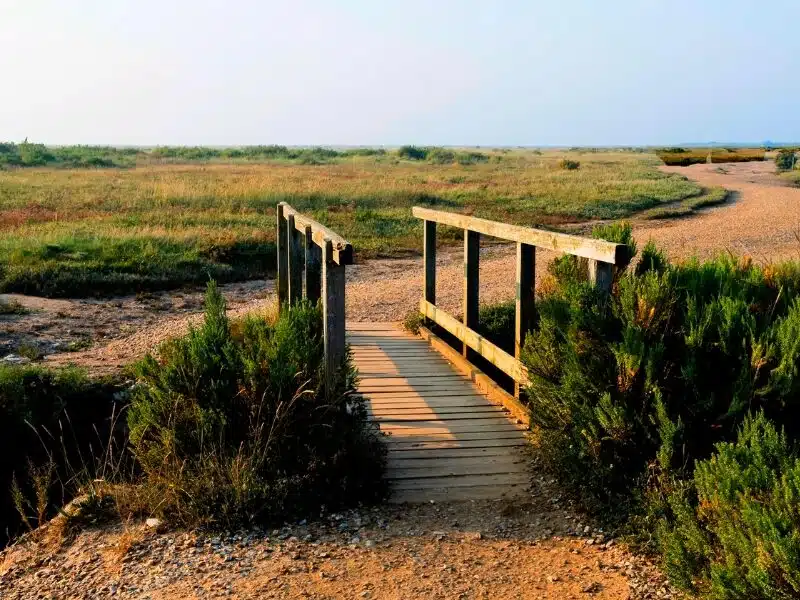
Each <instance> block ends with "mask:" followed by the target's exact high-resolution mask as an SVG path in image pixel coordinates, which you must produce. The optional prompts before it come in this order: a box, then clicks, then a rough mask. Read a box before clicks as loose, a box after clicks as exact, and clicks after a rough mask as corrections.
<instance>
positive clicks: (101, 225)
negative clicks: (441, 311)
mask: <svg viewBox="0 0 800 600" xmlns="http://www.w3.org/2000/svg"><path fill="white" fill-rule="evenodd" d="M489 154H490V157H491V158H490V160H489V162H485V163H479V164H470V165H460V164H444V165H441V164H431V163H429V162H419V161H407V160H398V159H397V158H396V157H395V156H392V155H385V156H378V157H354V158H348V159H341V160H338V162H334V163H330V164H323V165H299V164H292V163H288V162H285V161H284V162H281V161H273V162H262V163H229V164H222V163H190V164H177V165H176V164H169V165H159V164H144V165H140V166H138V167H135V168H131V169H80V170H69V169H31V168H28V169H12V170H5V171H0V229H2V231H3V237H2V240H0V291H12V290H13V291H23V292H28V293H45V294H49V295H86V294H92V293H116V292H120V291H130V290H135V289H141V288H150V289H153V288H159V287H161V288H163V287H170V286H176V285H180V284H182V283H186V282H195V281H203V280H205V279H207V278H208V277H215V278H218V279H222V280H225V279H240V278H245V277H253V276H259V275H260V276H263V275H265V274H267V273H268V272H270V271H271V270H272V269H273V265H274V207H275V205H276V204H277V203H278V202H280V201H287V202H289V203H291V204H292V205H293V206H295V208H297V209H298V210H301V211H303V212H307V213H310V214H312V215H314V217H315V218H317V219H318V220H320V221H321V222H323V223H324V224H326V225H329V226H330V227H332V228H333V229H335V230H336V231H337V232H339V233H341V234H342V235H343V236H345V237H347V238H348V239H349V240H350V241H351V242H353V244H354V246H355V248H356V256H357V257H358V258H362V259H363V258H367V257H370V256H381V255H397V254H401V253H407V252H410V251H411V252H413V251H418V250H419V249H420V247H421V233H420V232H421V225H420V223H419V222H418V221H417V220H416V219H414V218H412V217H411V211H410V208H411V206H413V205H417V204H421V205H427V206H433V207H438V208H441V209H443V210H452V211H461V212H467V213H470V214H474V215H477V216H483V217H486V218H491V219H498V220H503V221H509V222H514V223H519V224H524V225H530V226H558V225H561V224H564V223H569V222H575V221H583V220H587V219H613V218H620V217H625V216H628V215H630V214H633V213H635V212H638V211H642V210H646V209H650V208H652V207H655V206H659V205H661V204H664V203H672V202H679V201H681V200H683V199H685V198H689V197H692V196H696V195H698V194H699V193H700V189H699V188H698V187H697V186H696V185H695V184H693V183H691V182H689V181H687V180H686V179H685V178H683V177H681V176H678V175H674V174H666V173H662V172H660V171H658V169H657V165H658V164H660V161H658V159H657V158H656V157H655V156H654V155H648V154H639V153H622V152H606V153H603V152H598V153H581V154H580V155H578V154H575V153H566V152H546V153H544V154H538V153H534V152H530V151H522V150H520V151H503V152H499V151H498V152H490V153H489ZM565 157H573V158H575V159H576V160H579V161H580V168H578V169H575V170H564V169H561V168H560V167H559V161H561V160H562V159H563V158H565Z"/></svg>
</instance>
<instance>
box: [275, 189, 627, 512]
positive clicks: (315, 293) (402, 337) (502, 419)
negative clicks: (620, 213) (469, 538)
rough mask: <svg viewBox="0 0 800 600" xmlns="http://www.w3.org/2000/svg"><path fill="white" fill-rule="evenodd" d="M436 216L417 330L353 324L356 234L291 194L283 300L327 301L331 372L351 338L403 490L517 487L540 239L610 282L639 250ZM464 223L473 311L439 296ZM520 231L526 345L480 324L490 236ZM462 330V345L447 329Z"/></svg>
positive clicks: (442, 492)
mask: <svg viewBox="0 0 800 600" xmlns="http://www.w3.org/2000/svg"><path fill="white" fill-rule="evenodd" d="M413 213H414V215H415V216H416V217H418V218H420V219H422V220H423V221H424V252H425V259H424V268H425V280H424V286H423V288H424V289H423V290H422V299H421V301H420V313H421V314H422V315H423V316H424V317H425V326H423V327H422V328H421V330H420V335H413V334H411V333H408V332H406V331H404V330H402V329H401V328H400V326H399V325H398V324H395V323H352V324H349V325H346V319H345V310H344V299H345V277H344V269H345V266H346V265H348V264H352V261H353V248H352V245H351V244H350V243H349V242H347V241H346V240H344V239H343V238H342V237H341V236H339V235H337V234H336V233H334V232H333V231H330V230H329V229H327V228H326V227H324V226H323V225H320V224H319V223H317V222H316V221H314V220H312V219H309V218H308V217H305V216H303V215H301V214H299V213H298V212H297V211H295V210H294V209H293V208H292V207H290V206H289V205H287V204H285V203H281V204H279V205H278V210H277V221H278V223H277V230H278V237H277V239H278V300H279V302H280V303H282V304H283V303H286V302H289V303H292V302H296V301H298V300H299V299H301V298H303V297H306V298H308V299H310V300H312V301H318V300H320V301H321V302H322V310H323V319H324V338H325V339H324V344H325V364H326V368H327V369H328V371H329V372H330V370H331V369H335V367H336V365H338V364H340V363H341V361H342V360H343V359H344V357H345V356H346V353H347V346H348V345H349V347H350V349H351V351H352V356H353V359H354V361H355V364H356V367H357V368H358V370H359V375H360V382H359V387H358V391H359V393H361V394H362V395H363V396H364V397H365V398H366V399H367V400H368V403H369V415H370V418H371V419H373V420H374V421H375V422H377V423H378V425H379V426H380V429H381V431H383V432H384V433H386V434H387V438H386V441H387V444H388V445H389V467H388V473H387V476H388V478H389V479H390V482H391V485H392V491H393V494H392V500H393V501H395V502H428V501H431V500H434V501H440V500H473V499H483V498H501V497H506V496H513V495H516V494H518V493H520V492H522V491H524V490H525V489H526V487H527V484H528V482H529V479H530V475H529V473H528V469H527V464H526V455H525V448H526V446H527V444H528V441H527V439H526V431H527V429H528V413H527V410H526V408H525V407H524V405H523V404H522V403H521V402H520V399H519V396H520V389H521V388H522V387H524V386H525V384H526V382H527V373H526V371H525V367H524V366H523V365H522V363H521V362H520V360H519V353H520V349H521V348H522V346H523V344H524V341H525V334H526V333H527V332H528V331H530V329H531V327H532V326H533V319H534V290H535V282H534V270H535V268H534V267H535V260H536V248H537V247H539V248H546V249H549V250H555V251H558V252H563V253H568V254H573V255H576V256H579V257H583V258H585V259H587V268H588V273H589V278H590V280H591V281H593V282H594V283H595V285H597V286H599V287H601V288H603V289H610V287H611V282H612V278H613V271H614V267H615V266H618V265H621V264H624V263H626V262H627V260H628V257H627V254H626V251H627V248H626V247H625V246H624V245H620V244H614V243H611V242H605V241H602V240H594V239H587V238H583V237H578V236H572V235H565V234H560V233H554V232H549V231H542V230H537V229H532V228H528V227H519V226H515V225H508V224H505V223H498V222H495V221H487V220H484V219H477V218H474V217H469V216H466V215H461V214H455V213H448V212H442V211H435V210H430V209H426V208H414V209H413ZM437 223H441V224H443V225H447V226H451V227H458V228H461V229H463V230H464V309H463V315H464V316H463V319H462V320H460V321H459V320H458V319H456V318H455V317H454V316H452V315H450V314H448V313H446V312H445V311H443V310H441V309H439V308H437V307H436V225H437ZM481 235H489V236H492V237H496V238H500V239H504V240H508V241H512V242H516V244H517V269H516V290H517V294H516V302H517V310H516V335H515V353H514V355H513V356H512V355H511V354H509V353H507V352H505V351H504V350H502V349H501V348H499V347H498V346H497V345H495V344H494V343H492V342H491V341H490V340H487V339H486V338H484V337H482V336H481V335H480V334H479V333H478V332H477V331H476V328H477V325H478V307H479V289H480V285H479V275H478V274H479V261H480V236H481ZM437 331H438V332H442V334H443V335H445V334H446V335H447V336H449V337H450V338H451V339H454V340H457V342H458V344H459V346H460V347H459V348H455V347H453V346H452V345H449V344H448V343H446V342H445V341H444V340H443V339H442V338H441V337H440V336H439V335H437V334H436V332H437ZM476 356H480V357H481V360H484V361H486V362H487V363H489V364H492V365H494V366H495V367H496V368H498V369H499V370H500V371H502V372H504V373H505V374H507V375H509V376H510V377H511V379H512V380H513V381H514V382H515V386H514V393H513V394H512V393H510V390H508V391H507V390H505V389H503V388H502V387H501V386H500V385H498V384H497V383H496V382H494V381H493V380H492V379H491V378H490V377H489V376H487V375H486V374H485V373H483V372H482V371H481V370H480V369H479V368H478V367H476V366H475V365H474V364H473V362H474V361H475V358H474V357H476Z"/></svg>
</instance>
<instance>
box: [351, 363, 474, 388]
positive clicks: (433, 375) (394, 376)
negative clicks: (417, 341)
mask: <svg viewBox="0 0 800 600" xmlns="http://www.w3.org/2000/svg"><path fill="white" fill-rule="evenodd" d="M387 370H390V371H391V370H392V367H382V368H381V369H379V370H375V371H369V370H366V371H365V370H361V369H359V371H358V373H359V376H360V378H361V382H362V383H365V382H371V383H376V384H377V383H378V382H380V381H386V382H387V385H393V384H394V383H397V382H396V381H395V380H402V381H403V382H406V383H411V382H412V380H413V381H428V380H431V379H435V380H437V381H440V380H442V379H461V380H463V379H465V377H464V376H463V375H460V374H459V373H453V372H452V371H451V372H450V373H445V372H443V371H436V370H429V371H427V372H425V371H422V372H420V371H418V370H416V369H414V370H413V371H411V372H412V373H414V375H413V376H406V375H403V373H408V372H409V370H407V369H394V371H395V372H388V373H387Z"/></svg>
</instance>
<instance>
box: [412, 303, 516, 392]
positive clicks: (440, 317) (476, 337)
mask: <svg viewBox="0 0 800 600" xmlns="http://www.w3.org/2000/svg"><path fill="white" fill-rule="evenodd" d="M419 309H420V312H421V313H422V314H423V315H425V316H426V317H428V318H430V319H431V320H433V321H434V322H435V323H436V324H437V325H439V326H440V327H443V328H444V329H446V330H447V331H448V332H449V333H451V334H452V335H454V336H455V337H456V338H458V339H459V340H460V341H462V342H464V343H466V345H467V346H469V347H470V348H472V349H473V350H475V351H476V352H477V353H478V354H480V355H481V356H482V357H483V358H485V359H486V360H488V361H489V362H490V363H492V364H493V365H494V366H496V367H497V368H498V369H500V370H501V371H503V372H504V373H506V374H508V375H509V376H510V377H511V378H512V379H514V380H515V381H518V382H519V383H521V384H523V385H526V384H527V382H528V374H527V372H526V369H525V367H524V366H523V365H522V363H521V362H519V360H517V359H516V358H514V357H513V356H511V355H510V354H509V353H508V352H506V351H505V350H503V349H501V348H499V347H498V346H496V345H495V344H493V343H492V342H490V341H489V340H487V339H486V338H485V337H483V336H482V335H480V334H479V333H477V332H476V331H475V330H473V329H472V328H469V327H466V326H465V325H464V324H463V323H459V322H458V320H457V319H456V318H455V317H453V316H451V315H449V314H448V313H446V312H445V311H443V310H440V309H437V308H436V307H435V306H434V305H433V304H430V303H428V302H426V301H425V300H420V304H419Z"/></svg>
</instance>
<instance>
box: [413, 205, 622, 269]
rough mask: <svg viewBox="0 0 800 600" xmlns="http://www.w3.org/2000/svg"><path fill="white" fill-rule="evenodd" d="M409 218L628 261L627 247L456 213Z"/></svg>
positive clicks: (420, 212) (420, 211)
mask: <svg viewBox="0 0 800 600" xmlns="http://www.w3.org/2000/svg"><path fill="white" fill-rule="evenodd" d="M411 212H412V214H413V215H414V216H415V217H417V218H419V219H425V220H426V221H436V222H437V223H441V224H442V225H450V226H451V227H460V228H461V229H469V230H471V231H474V232H477V233H482V234H485V235H490V236H492V237H496V238H501V239H505V240H510V241H512V242H519V243H522V244H528V245H530V246H538V247H539V248H545V249H547V250H555V251H556V252H565V253H567V254H574V255H575V256H583V257H585V258H591V259H595V260H599V261H601V262H607V263H612V264H617V265H622V264H626V263H627V260H628V247H627V246H625V245H624V244H614V243H612V242H606V241H604V240H595V239H591V238H584V237H580V236H577V235H569V234H566V233H555V232H553V231H545V230H543V229H533V228H531V227H522V226H519V225H510V224H508V223H500V222H498V221H488V220H486V219H479V218H477V217H470V216H467V215H461V214H457V213H450V212H444V211H441V210H432V209H429V208H422V207H419V206H415V207H414V208H412V209H411Z"/></svg>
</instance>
